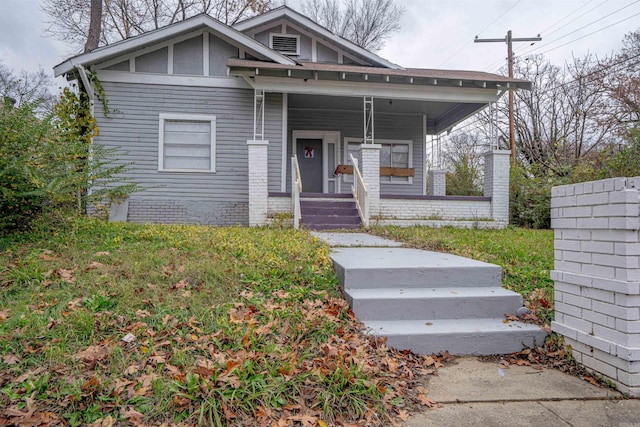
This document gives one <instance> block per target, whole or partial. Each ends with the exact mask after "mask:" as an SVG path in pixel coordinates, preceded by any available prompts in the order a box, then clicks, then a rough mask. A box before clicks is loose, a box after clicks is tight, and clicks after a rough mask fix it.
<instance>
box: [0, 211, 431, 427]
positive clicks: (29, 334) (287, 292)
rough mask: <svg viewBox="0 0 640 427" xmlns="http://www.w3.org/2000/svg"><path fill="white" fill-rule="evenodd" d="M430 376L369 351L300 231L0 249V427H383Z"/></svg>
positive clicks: (13, 243) (92, 223)
mask: <svg viewBox="0 0 640 427" xmlns="http://www.w3.org/2000/svg"><path fill="white" fill-rule="evenodd" d="M389 232H391V231H389ZM438 363H439V362H438V359H437V358H432V357H422V356H415V355H412V354H407V353H402V352H397V351H393V350H390V349H388V348H387V347H386V346H385V345H384V342H382V341H380V340H375V339H374V338H371V337H367V336H364V335H362V334H361V332H360V326H359V324H358V323H357V322H356V321H355V319H354V318H353V314H352V313H351V312H350V310H349V309H348V307H347V305H346V303H345V302H344V300H343V299H342V298H341V297H340V294H339V290H338V284H337V280H336V278H335V275H334V273H333V269H332V266H331V261H330V259H329V256H328V247H327V246H326V245H323V244H321V243H320V242H318V241H317V240H315V239H314V238H312V237H311V236H310V235H309V234H308V233H306V232H303V231H294V230H291V229H286V230H279V229H268V228H260V229H248V228H241V227H229V228H211V227H201V226H153V225H133V224H115V223H105V222H100V221H97V220H90V219H86V218H84V219H82V218H81V219H71V220H63V221H61V223H60V224H59V225H58V226H57V227H56V228H55V229H54V230H53V231H52V230H50V229H49V230H46V231H35V232H32V233H31V234H27V235H22V236H18V237H14V238H4V239H2V240H0V408H4V409H0V425H11V424H13V425H45V424H46V425H74V426H75V425H81V424H91V423H94V425H96V426H109V425H112V424H118V425H127V424H129V425H145V424H148V425H159V424H161V423H166V424H165V425H175V424H183V425H186V424H191V425H193V424H207V425H278V426H288V425H291V426H294V425H304V426H312V425H313V426H316V425H318V426H326V425H344V426H348V425H352V424H355V423H358V424H360V425H362V424H366V425H380V424H384V423H388V422H389V421H390V420H398V419H400V420H401V419H406V417H407V409H409V408H410V407H411V405H415V404H422V405H427V406H429V405H431V404H432V402H431V401H430V400H429V399H428V398H427V397H426V396H425V392H424V390H421V388H420V387H419V383H418V380H419V378H420V376H423V375H428V374H431V373H433V368H434V367H435V365H437V364H438ZM350 423H351V424H350Z"/></svg>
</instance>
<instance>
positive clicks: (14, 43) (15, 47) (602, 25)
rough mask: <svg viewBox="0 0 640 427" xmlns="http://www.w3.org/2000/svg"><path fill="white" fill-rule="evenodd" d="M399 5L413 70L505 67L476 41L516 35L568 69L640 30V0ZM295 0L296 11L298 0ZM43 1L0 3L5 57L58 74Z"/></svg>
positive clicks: (402, 55)
mask: <svg viewBox="0 0 640 427" xmlns="http://www.w3.org/2000/svg"><path fill="white" fill-rule="evenodd" d="M85 1H89V0H85ZM396 2H397V3H398V4H401V5H403V6H404V7H405V9H406V13H405V14H404V17H403V19H402V22H401V27H402V28H401V30H400V31H399V32H398V33H396V34H395V35H394V36H393V37H392V38H391V39H390V40H389V41H388V42H387V45H386V46H385V48H384V49H383V50H382V51H381V52H379V54H380V55H381V56H383V57H384V58H386V59H389V60H391V61H392V62H395V63H397V64H400V65H402V66H405V67H420V68H449V69H467V70H481V71H496V70H497V68H498V67H499V66H500V65H502V64H504V58H505V56H506V45H505V44H504V43H473V38H474V37H475V36H476V35H479V36H480V38H504V36H505V35H506V33H507V31H508V30H512V31H513V37H532V36H535V35H537V34H538V33H541V35H542V38H543V40H542V42H538V43H537V44H536V45H534V46H529V43H516V44H514V50H515V52H516V54H518V53H520V54H526V53H527V52H528V51H530V50H533V49H536V50H535V51H534V53H545V54H546V55H547V56H548V57H549V58H550V59H551V60H552V61H553V62H554V63H556V64H563V63H564V61H565V60H570V58H571V56H572V55H575V56H577V57H582V56H584V55H585V54H586V53H587V52H591V53H594V54H597V55H606V54H609V53H611V52H612V51H615V50H618V49H619V48H620V45H621V40H622V37H623V36H624V35H625V34H626V33H628V32H630V31H633V30H635V29H637V28H638V27H640V0H605V1H603V0H519V1H518V0H396ZM287 3H288V4H289V5H291V6H294V7H295V6H296V5H297V0H288V2H287ZM39 4H40V1H39V0H0V60H1V61H2V62H4V64H5V65H7V66H9V67H11V68H13V69H14V70H19V69H26V70H29V71H34V70H37V69H38V67H42V68H44V69H45V70H46V71H48V72H51V74H53V71H52V67H53V66H54V65H55V64H57V63H59V62H61V61H62V60H64V59H65V58H66V57H67V56H69V54H70V53H72V52H71V50H70V47H68V46H65V44H64V43H62V42H60V41H56V40H53V39H51V38H50V37H48V36H46V35H45V29H46V26H45V23H44V20H45V16H44V15H43V13H42V12H41V11H40V7H39ZM619 9H621V10H619ZM607 15H608V16H607ZM636 15H637V16H636ZM619 21H622V22H619ZM606 27H608V28H606ZM589 33H594V34H591V35H589ZM576 39H577V40H576ZM563 44H566V45H565V46H561V45H563ZM552 49H553V50H552Z"/></svg>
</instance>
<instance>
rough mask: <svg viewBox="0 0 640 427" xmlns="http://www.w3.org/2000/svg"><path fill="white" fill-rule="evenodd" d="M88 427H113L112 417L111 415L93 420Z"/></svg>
mask: <svg viewBox="0 0 640 427" xmlns="http://www.w3.org/2000/svg"><path fill="white" fill-rule="evenodd" d="M89 426H90V427H112V426H113V417H112V416H111V415H109V416H107V417H104V418H100V419H98V420H95V421H94V422H93V423H91V424H89Z"/></svg>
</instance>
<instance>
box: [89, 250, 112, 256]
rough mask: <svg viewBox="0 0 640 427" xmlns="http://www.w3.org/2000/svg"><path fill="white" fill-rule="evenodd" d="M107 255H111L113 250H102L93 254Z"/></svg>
mask: <svg viewBox="0 0 640 427" xmlns="http://www.w3.org/2000/svg"><path fill="white" fill-rule="evenodd" d="M106 255H111V252H109V251H100V252H96V253H95V254H93V256H106Z"/></svg>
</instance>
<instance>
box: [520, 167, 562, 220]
mask: <svg viewBox="0 0 640 427" xmlns="http://www.w3.org/2000/svg"><path fill="white" fill-rule="evenodd" d="M565 181H567V180H566V179H561V178H557V177H551V176H542V177H541V176H537V175H536V174H535V173H533V172H532V171H531V170H527V169H525V168H523V167H522V166H520V165H517V164H516V165H512V167H511V176H510V182H509V186H510V195H509V202H510V203H509V217H510V218H509V220H510V223H511V224H513V225H517V226H520V227H527V228H549V227H550V226H551V188H552V187H554V186H556V185H563V184H566V183H567V182H565Z"/></svg>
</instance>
